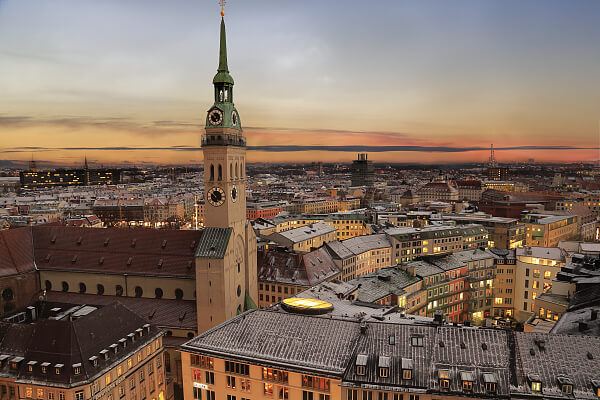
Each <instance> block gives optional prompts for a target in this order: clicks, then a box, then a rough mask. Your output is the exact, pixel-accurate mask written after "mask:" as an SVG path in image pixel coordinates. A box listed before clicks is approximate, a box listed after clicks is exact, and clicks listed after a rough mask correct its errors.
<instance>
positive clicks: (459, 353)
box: [431, 327, 510, 396]
mask: <svg viewBox="0 0 600 400" xmlns="http://www.w3.org/2000/svg"><path fill="white" fill-rule="evenodd" d="M508 339H509V335H508V333H507V332H506V331H501V330H492V329H472V328H471V329H469V328H461V329H457V328H455V327H440V328H439V329H438V332H437V337H436V343H435V344H434V346H433V356H432V361H431V362H432V365H433V367H434V368H432V371H431V383H432V387H433V388H434V390H440V389H441V388H440V386H439V379H438V378H439V375H438V371H439V370H447V371H449V373H450V387H449V388H448V390H449V391H450V392H457V393H463V389H462V381H461V379H460V373H461V372H463V371H466V372H471V373H472V374H473V376H474V377H475V378H476V379H475V380H474V382H473V393H474V394H480V395H485V394H486V392H487V391H486V388H485V386H484V382H483V379H481V376H482V375H483V374H484V373H490V374H493V376H494V379H495V380H496V383H497V389H498V390H497V393H498V394H499V395H505V396H506V395H508V394H509V387H510V357H509V355H510V351H509V341H508Z"/></svg>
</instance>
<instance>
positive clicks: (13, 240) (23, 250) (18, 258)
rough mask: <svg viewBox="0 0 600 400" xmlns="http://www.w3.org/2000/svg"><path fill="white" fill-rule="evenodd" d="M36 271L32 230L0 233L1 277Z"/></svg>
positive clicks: (21, 229) (22, 229)
mask: <svg viewBox="0 0 600 400" xmlns="http://www.w3.org/2000/svg"><path fill="white" fill-rule="evenodd" d="M34 270H35V264H34V261H33V238H32V234H31V228H20V229H10V230H4V231H0V277H3V276H10V275H18V274H22V273H26V272H31V271H34Z"/></svg>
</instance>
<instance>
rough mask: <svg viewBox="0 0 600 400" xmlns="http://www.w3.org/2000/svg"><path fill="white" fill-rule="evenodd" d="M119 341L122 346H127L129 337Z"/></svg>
mask: <svg viewBox="0 0 600 400" xmlns="http://www.w3.org/2000/svg"><path fill="white" fill-rule="evenodd" d="M119 343H121V346H123V348H125V347H127V339H125V338H122V339H119Z"/></svg>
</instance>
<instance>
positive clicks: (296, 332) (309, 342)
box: [183, 310, 360, 375]
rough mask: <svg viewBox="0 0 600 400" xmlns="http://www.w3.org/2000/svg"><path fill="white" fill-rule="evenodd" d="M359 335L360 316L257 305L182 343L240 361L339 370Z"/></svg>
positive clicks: (323, 370) (297, 368) (307, 368)
mask: <svg viewBox="0 0 600 400" xmlns="http://www.w3.org/2000/svg"><path fill="white" fill-rule="evenodd" d="M359 335H360V330H359V325H358V323H356V322H351V321H341V320H329V319H324V318H319V317H310V316H306V315H298V314H285V313H280V312H276V311H268V310H253V311H249V312H247V313H244V314H241V315H239V316H237V317H235V318H233V319H231V320H229V321H227V322H225V323H223V324H221V325H219V326H217V327H215V328H213V329H211V330H209V331H207V332H205V333H203V334H201V335H200V336H198V337H196V338H194V339H192V340H191V341H189V342H187V343H186V344H185V345H183V348H184V349H186V350H188V351H191V352H196V351H201V352H202V353H205V354H213V355H218V356H221V357H227V358H236V359H239V360H242V361H243V360H248V361H252V362H259V363H260V362H266V363H268V364H269V365H275V366H276V365H285V366H286V368H287V369H294V370H301V371H314V372H320V373H324V374H336V375H340V374H341V373H343V372H344V370H345V368H346V365H347V364H348V362H349V360H350V357H351V356H352V353H353V352H354V347H355V345H356V340H357V337H358V336H359Z"/></svg>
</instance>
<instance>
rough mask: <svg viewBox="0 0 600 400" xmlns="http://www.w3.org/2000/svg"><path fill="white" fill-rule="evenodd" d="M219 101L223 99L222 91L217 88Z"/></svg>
mask: <svg viewBox="0 0 600 400" xmlns="http://www.w3.org/2000/svg"><path fill="white" fill-rule="evenodd" d="M219 101H223V91H222V90H219Z"/></svg>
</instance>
